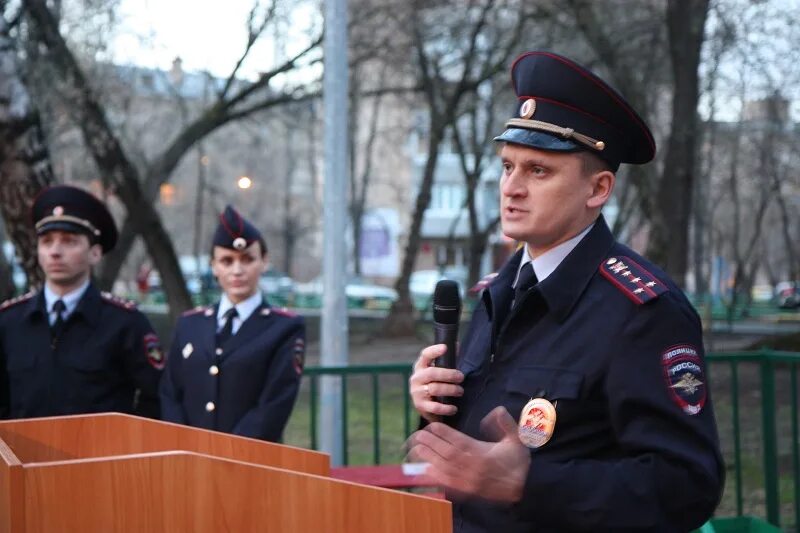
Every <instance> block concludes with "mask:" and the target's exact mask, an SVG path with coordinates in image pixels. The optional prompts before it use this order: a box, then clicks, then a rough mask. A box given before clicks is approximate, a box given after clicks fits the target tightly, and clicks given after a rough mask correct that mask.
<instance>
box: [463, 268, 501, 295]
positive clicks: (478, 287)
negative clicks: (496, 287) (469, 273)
mask: <svg viewBox="0 0 800 533" xmlns="http://www.w3.org/2000/svg"><path fill="white" fill-rule="evenodd" d="M496 277H497V272H492V273H491V274H486V275H485V276H483V278H481V279H480V281H478V283H476V284H475V285H473V286H472V287H470V289H469V292H481V291H482V290H483V289H485V288H486V287H488V286H489V285H490V284H491V283H492V280H493V279H494V278H496Z"/></svg>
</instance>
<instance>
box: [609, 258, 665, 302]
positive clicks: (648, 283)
mask: <svg viewBox="0 0 800 533" xmlns="http://www.w3.org/2000/svg"><path fill="white" fill-rule="evenodd" d="M600 273H601V274H602V275H603V277H604V278H606V279H607V280H608V281H610V282H611V284H612V285H614V286H615V287H616V288H618V289H619V290H620V291H622V293H623V294H625V296H627V297H628V299H630V300H631V301H632V302H633V303H635V304H637V305H641V304H644V303H647V302H649V301H650V300H655V299H656V298H658V297H659V296H660V295H661V294H664V293H665V292H667V291H669V289H668V288H667V286H666V285H664V284H663V283H661V282H660V281H659V280H657V279H656V278H655V276H653V275H652V274H651V273H650V272H648V271H647V270H645V269H644V268H642V267H641V266H640V265H639V264H638V263H636V262H635V261H634V260H633V259H631V258H630V257H624V256H618V257H609V258H608V259H606V260H604V261H603V262H602V263H601V264H600Z"/></svg>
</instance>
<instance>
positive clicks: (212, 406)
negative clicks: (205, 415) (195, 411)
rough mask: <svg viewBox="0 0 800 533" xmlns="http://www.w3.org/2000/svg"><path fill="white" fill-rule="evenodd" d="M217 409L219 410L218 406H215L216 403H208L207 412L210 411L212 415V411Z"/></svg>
mask: <svg viewBox="0 0 800 533" xmlns="http://www.w3.org/2000/svg"><path fill="white" fill-rule="evenodd" d="M216 408H217V406H216V405H214V402H208V403H207V404H206V411H208V412H209V413H210V412H211V411H213V410H214V409H216Z"/></svg>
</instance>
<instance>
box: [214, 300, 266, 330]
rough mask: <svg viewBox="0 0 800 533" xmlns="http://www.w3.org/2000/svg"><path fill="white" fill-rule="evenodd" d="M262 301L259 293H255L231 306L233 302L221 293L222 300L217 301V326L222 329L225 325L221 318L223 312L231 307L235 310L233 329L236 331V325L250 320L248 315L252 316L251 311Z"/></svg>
mask: <svg viewBox="0 0 800 533" xmlns="http://www.w3.org/2000/svg"><path fill="white" fill-rule="evenodd" d="M263 301H264V297H263V296H262V295H261V291H256V292H255V294H253V295H252V296H251V297H249V298H248V299H246V300H242V301H241V302H239V303H238V304H236V305H233V302H231V301H230V299H229V298H228V295H227V294H225V293H222V298H220V301H219V309H217V324H218V325H219V326H220V327H222V325H223V324H224V323H225V320H224V319H223V318H222V317H223V316H224V315H225V312H226V311H227V310H228V309H230V308H231V307H235V308H236V313H237V316H236V318H235V319H234V320H233V329H234V330H237V329H238V325H239V324H241V323H242V322H244V321H245V320H247V319H248V318H250V315H252V314H253V311H255V310H256V309H258V306H260V305H261V303H262V302H263Z"/></svg>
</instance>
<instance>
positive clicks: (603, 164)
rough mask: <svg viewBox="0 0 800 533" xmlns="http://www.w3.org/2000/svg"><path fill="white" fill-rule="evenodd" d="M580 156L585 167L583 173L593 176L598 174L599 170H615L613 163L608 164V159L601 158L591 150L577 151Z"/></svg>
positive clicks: (582, 165)
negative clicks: (612, 167) (612, 166)
mask: <svg viewBox="0 0 800 533" xmlns="http://www.w3.org/2000/svg"><path fill="white" fill-rule="evenodd" d="M577 154H578V157H580V159H581V167H582V168H583V173H584V174H585V175H586V176H592V175H594V174H597V173H598V172H603V171H606V170H607V171H609V172H611V173H614V170H612V169H611V165H609V164H608V162H607V161H605V160H604V159H601V158H600V157H598V156H596V155H595V154H593V153H591V152H587V151H586V150H580V151H579V152H577Z"/></svg>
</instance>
